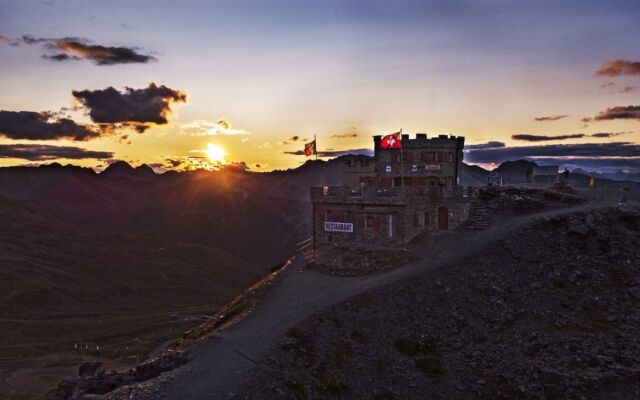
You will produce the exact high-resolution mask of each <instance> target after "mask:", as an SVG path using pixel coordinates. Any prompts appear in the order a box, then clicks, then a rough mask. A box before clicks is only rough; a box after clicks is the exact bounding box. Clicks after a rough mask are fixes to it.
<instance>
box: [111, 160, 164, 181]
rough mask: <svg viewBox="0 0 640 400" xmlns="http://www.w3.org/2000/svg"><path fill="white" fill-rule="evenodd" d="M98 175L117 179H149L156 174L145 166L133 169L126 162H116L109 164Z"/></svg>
mask: <svg viewBox="0 0 640 400" xmlns="http://www.w3.org/2000/svg"><path fill="white" fill-rule="evenodd" d="M100 175H104V176H106V177H117V178H149V177H154V176H155V175H156V173H155V172H153V169H151V167H149V166H148V165H147V164H142V165H140V166H138V167H135V168H134V167H132V166H131V165H130V164H129V163H127V162H126V161H116V162H114V163H112V164H110V165H109V166H108V167H107V168H106V169H105V170H104V171H102V173H101V174H100Z"/></svg>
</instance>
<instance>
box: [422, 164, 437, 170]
mask: <svg viewBox="0 0 640 400" xmlns="http://www.w3.org/2000/svg"><path fill="white" fill-rule="evenodd" d="M424 169H425V170H427V171H440V164H427V165H425V166H424Z"/></svg>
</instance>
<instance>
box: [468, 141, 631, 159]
mask: <svg viewBox="0 0 640 400" xmlns="http://www.w3.org/2000/svg"><path fill="white" fill-rule="evenodd" d="M544 157H582V158H601V157H615V158H636V157H640V145H637V144H635V143H631V142H613V143H579V144H554V145H545V146H542V145H538V146H518V147H504V148H499V149H481V150H465V155H464V161H465V162H468V163H496V164H499V163H502V162H504V161H512V160H519V159H533V160H535V159H536V158H544Z"/></svg>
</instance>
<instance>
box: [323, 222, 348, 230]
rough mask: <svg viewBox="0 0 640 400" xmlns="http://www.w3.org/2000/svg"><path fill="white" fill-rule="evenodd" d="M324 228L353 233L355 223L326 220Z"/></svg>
mask: <svg viewBox="0 0 640 400" xmlns="http://www.w3.org/2000/svg"><path fill="white" fill-rule="evenodd" d="M324 230H325V231H327V232H348V233H353V224H352V223H350V222H325V223H324Z"/></svg>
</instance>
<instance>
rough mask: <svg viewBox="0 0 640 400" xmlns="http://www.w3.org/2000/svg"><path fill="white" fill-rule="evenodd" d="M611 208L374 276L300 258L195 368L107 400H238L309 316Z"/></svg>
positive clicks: (423, 257) (463, 240) (491, 232)
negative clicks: (312, 265)
mask: <svg viewBox="0 0 640 400" xmlns="http://www.w3.org/2000/svg"><path fill="white" fill-rule="evenodd" d="M614 205H615V204H614V202H613V201H612V200H607V199H606V198H601V197H600V196H598V197H592V198H591V199H590V200H589V201H588V202H586V203H584V204H581V205H579V206H575V207H569V208H563V209H555V210H549V211H545V212H541V213H536V214H530V215H526V216H518V217H504V218H500V219H496V220H495V221H494V224H493V226H492V227H491V228H489V229H488V230H485V231H481V232H478V231H456V232H448V233H445V234H442V235H439V236H436V237H434V238H433V240H430V241H429V242H428V243H426V244H421V245H420V247H419V248H417V249H416V252H417V254H418V255H419V256H420V260H418V261H416V262H413V263H411V264H408V265H406V266H404V267H402V268H399V269H396V270H391V271H388V272H385V273H382V274H380V275H375V276H366V277H350V278H347V277H334V276H328V275H322V274H319V273H315V272H312V271H308V270H304V269H303V268H304V262H303V260H302V257H298V259H296V260H295V261H294V262H293V263H292V265H291V266H290V267H289V268H288V270H287V271H285V272H283V273H282V275H281V276H280V278H279V279H278V280H277V281H276V282H274V283H273V286H272V287H271V288H270V289H269V293H268V295H267V296H265V299H264V301H263V302H262V303H260V304H259V305H258V306H257V307H256V309H255V310H254V311H253V312H252V313H251V314H249V315H248V316H247V317H246V318H245V319H244V320H242V321H241V322H239V323H238V324H236V325H234V326H232V327H230V328H229V329H227V330H225V331H224V332H220V333H219V334H216V335H215V336H214V337H211V338H209V339H207V340H204V341H202V342H200V343H197V344H196V345H194V346H193V347H192V348H191V349H190V350H189V352H190V353H191V354H192V357H193V359H192V361H191V362H190V363H188V364H187V365H185V366H184V367H181V368H179V369H177V370H175V371H172V372H170V373H168V374H165V375H163V376H161V377H159V378H156V379H155V380H152V381H148V382H145V383H144V384H142V385H140V386H138V387H135V388H128V389H125V390H123V389H121V390H120V391H117V392H114V393H113V394H112V395H111V396H110V397H109V398H111V399H123V398H136V399H157V398H162V399H227V398H233V397H234V390H236V388H239V387H241V385H242V383H243V379H244V378H245V377H246V376H247V375H248V373H249V372H250V371H251V370H252V369H254V368H263V367H262V366H260V365H259V363H258V361H257V360H260V359H261V357H263V356H264V355H265V354H266V352H267V351H268V350H269V348H270V347H272V346H274V345H276V344H277V343H278V342H279V341H280V340H281V339H282V337H283V335H284V333H285V331H286V329H287V328H288V327H290V326H292V325H294V324H296V323H297V322H299V321H301V320H303V319H304V318H306V317H308V316H309V315H311V314H313V313H315V312H317V311H320V310H322V309H324V308H326V307H329V306H331V305H332V304H335V303H338V302H341V301H343V300H345V299H347V298H349V297H351V296H354V295H356V294H359V293H362V292H364V291H366V290H369V289H372V288H375V287H379V286H382V285H386V284H390V283H393V282H396V281H399V280H401V279H406V278H410V277H411V276H414V275H416V274H419V273H421V272H423V271H426V270H430V269H435V268H440V267H443V266H445V265H447V264H452V263H456V262H457V261H459V260H460V259H462V258H464V257H466V256H469V255H471V254H473V253H476V252H479V251H481V250H482V249H483V248H484V247H485V246H489V245H490V244H491V243H493V242H495V241H497V240H499V239H501V238H504V237H505V236H507V235H509V234H510V233H511V232H513V231H515V230H517V229H519V228H520V227H522V226H524V225H526V224H527V223H529V222H530V221H532V220H533V219H536V218H543V217H547V216H553V215H557V214H562V213H567V212H574V211H580V210H587V209H593V208H601V207H608V206H614ZM132 395H133V396H132ZM130 396H132V397H130Z"/></svg>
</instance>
